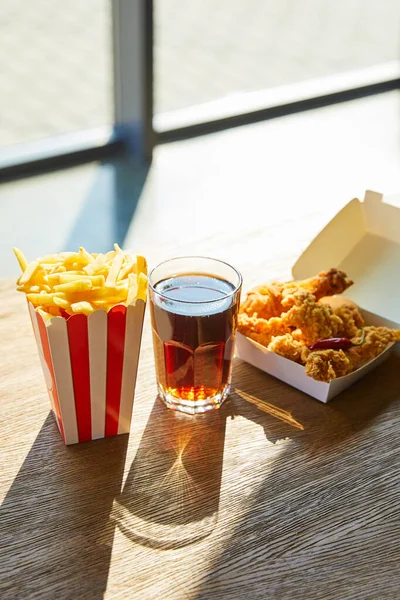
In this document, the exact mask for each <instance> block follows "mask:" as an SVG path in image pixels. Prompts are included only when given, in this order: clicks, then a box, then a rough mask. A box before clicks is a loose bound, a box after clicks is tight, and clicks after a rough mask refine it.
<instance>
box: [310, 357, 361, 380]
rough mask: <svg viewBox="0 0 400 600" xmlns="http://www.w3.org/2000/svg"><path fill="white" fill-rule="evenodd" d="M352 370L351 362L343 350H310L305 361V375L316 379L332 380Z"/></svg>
mask: <svg viewBox="0 0 400 600" xmlns="http://www.w3.org/2000/svg"><path fill="white" fill-rule="evenodd" d="M351 370H352V363H351V361H350V359H349V357H348V356H346V354H345V353H344V352H343V350H317V351H315V352H310V354H309V355H308V357H307V359H306V361H305V372H306V375H309V377H312V378H313V379H316V380H317V381H326V382H329V381H332V379H336V377H342V376H343V375H346V374H347V373H349V372H350V371H351Z"/></svg>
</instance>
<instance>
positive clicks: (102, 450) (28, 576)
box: [0, 414, 128, 600]
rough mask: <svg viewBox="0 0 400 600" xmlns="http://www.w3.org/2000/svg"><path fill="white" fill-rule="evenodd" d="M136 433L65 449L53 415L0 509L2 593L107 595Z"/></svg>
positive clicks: (14, 595) (11, 595) (18, 595)
mask: <svg viewBox="0 0 400 600" xmlns="http://www.w3.org/2000/svg"><path fill="white" fill-rule="evenodd" d="M127 444H128V436H127V435H122V436H117V437H114V438H107V439H103V440H97V441H95V442H89V443H86V444H77V445H74V446H68V447H66V446H64V444H63V442H62V441H61V439H60V435H59V433H58V431H57V427H56V425H55V423H54V419H53V417H52V415H51V414H49V416H48V417H47V419H46V421H45V422H44V424H43V426H42V428H41V430H40V432H39V434H38V436H37V438H36V440H35V442H34V444H33V446H32V448H31V450H30V451H29V454H28V455H27V457H26V459H25V461H24V463H23V465H22V466H21V468H20V470H19V472H18V474H17V476H16V478H15V480H14V482H13V484H12V486H11V488H10V490H9V492H8V494H7V496H6V498H5V499H4V502H3V504H2V506H1V509H0V514H1V521H2V536H3V540H4V541H5V545H6V547H7V553H6V556H5V558H4V562H3V569H4V573H5V575H4V578H3V580H2V586H3V591H2V598H3V599H5V598H10V599H11V598H12V599H13V600H14V599H15V598H28V597H33V596H34V597H40V598H49V599H50V598H72V597H79V598H93V599H97V598H98V599H100V598H103V594H104V592H105V589H106V586H107V578H108V571H109V564H110V558H111V551H112V544H113V536H114V527H113V525H112V524H110V522H109V515H110V512H111V508H112V502H113V499H114V498H115V496H116V495H117V494H119V493H120V489H121V483H122V477H123V469H124V463H125V455H126V448H127Z"/></svg>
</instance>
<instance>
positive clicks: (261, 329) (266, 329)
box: [238, 314, 290, 346]
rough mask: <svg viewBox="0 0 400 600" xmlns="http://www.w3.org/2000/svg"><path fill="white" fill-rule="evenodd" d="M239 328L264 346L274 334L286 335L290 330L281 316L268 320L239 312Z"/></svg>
mask: <svg viewBox="0 0 400 600" xmlns="http://www.w3.org/2000/svg"><path fill="white" fill-rule="evenodd" d="M238 330H239V331H240V333H243V335H245V336H247V337H249V338H251V339H252V340H255V341H256V342H258V343H259V344H262V345H263V346H268V344H269V343H270V341H271V340H272V338H273V337H274V336H278V335H284V334H285V333H287V332H289V331H290V329H289V328H288V326H287V325H286V324H285V323H284V322H283V321H282V319H281V318H280V317H272V318H271V319H268V320H266V319H258V318H257V317H249V316H248V315H246V314H239V317H238Z"/></svg>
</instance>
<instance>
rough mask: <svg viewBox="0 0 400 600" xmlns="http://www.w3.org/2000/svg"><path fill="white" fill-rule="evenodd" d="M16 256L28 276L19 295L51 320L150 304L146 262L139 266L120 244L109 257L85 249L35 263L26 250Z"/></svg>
mask: <svg viewBox="0 0 400 600" xmlns="http://www.w3.org/2000/svg"><path fill="white" fill-rule="evenodd" d="M13 250H14V254H15V256H16V258H17V261H18V264H19V266H20V268H21V271H22V274H21V276H20V277H19V279H18V280H17V290H18V291H20V292H24V293H25V294H26V297H27V299H28V301H29V302H30V303H31V304H32V305H33V306H34V308H35V310H36V311H38V312H39V313H40V314H41V315H42V317H43V318H44V319H45V320H47V319H50V318H51V317H53V316H64V317H67V316H69V315H74V314H84V315H90V314H92V313H93V312H94V311H95V310H98V309H102V310H105V311H109V310H110V309H111V308H112V307H113V306H115V305H116V304H124V305H125V306H129V304H131V303H132V302H134V301H135V300H136V299H138V298H140V299H142V300H144V301H145V300H146V293H147V264H146V259H145V258H143V256H137V257H136V260H134V258H133V257H132V256H130V255H129V254H126V253H125V252H123V251H122V250H121V248H120V247H119V246H118V244H114V250H112V251H110V252H107V253H106V254H90V253H89V252H87V250H85V248H82V247H81V248H79V252H61V253H60V254H46V255H45V256H43V257H42V258H38V259H36V260H34V261H32V262H31V263H28V261H27V260H26V258H25V256H24V254H23V252H22V251H21V250H19V249H18V248H13Z"/></svg>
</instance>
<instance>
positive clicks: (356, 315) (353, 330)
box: [333, 303, 364, 338]
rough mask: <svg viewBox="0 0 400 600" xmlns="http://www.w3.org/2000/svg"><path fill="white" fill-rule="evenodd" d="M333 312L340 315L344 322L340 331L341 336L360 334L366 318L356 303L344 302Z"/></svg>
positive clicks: (349, 336)
mask: <svg viewBox="0 0 400 600" xmlns="http://www.w3.org/2000/svg"><path fill="white" fill-rule="evenodd" d="M333 314H334V315H336V316H337V317H340V319H341V320H342V323H343V325H342V328H341V329H340V331H339V335H340V336H342V337H347V338H353V337H355V336H357V335H359V334H360V329H361V327H363V326H364V319H363V317H362V315H361V313H360V311H359V309H358V307H357V306H356V305H355V304H353V303H351V304H350V303H349V304H342V306H339V307H338V308H336V309H335V308H334V309H333Z"/></svg>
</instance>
